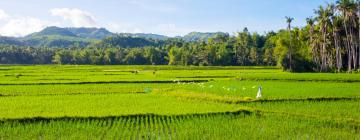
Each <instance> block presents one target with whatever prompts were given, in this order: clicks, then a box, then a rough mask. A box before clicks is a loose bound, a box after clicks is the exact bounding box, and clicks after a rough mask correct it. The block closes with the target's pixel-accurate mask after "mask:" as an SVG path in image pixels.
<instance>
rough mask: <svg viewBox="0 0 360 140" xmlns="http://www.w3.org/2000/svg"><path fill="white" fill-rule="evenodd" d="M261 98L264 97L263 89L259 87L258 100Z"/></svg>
mask: <svg viewBox="0 0 360 140" xmlns="http://www.w3.org/2000/svg"><path fill="white" fill-rule="evenodd" d="M261 97H262V87H261V86H259V90H258V92H257V95H256V99H260V98H261Z"/></svg>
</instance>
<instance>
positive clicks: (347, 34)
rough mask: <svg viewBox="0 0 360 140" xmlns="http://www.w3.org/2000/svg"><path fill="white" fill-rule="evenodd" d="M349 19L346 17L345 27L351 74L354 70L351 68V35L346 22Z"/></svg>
mask: <svg viewBox="0 0 360 140" xmlns="http://www.w3.org/2000/svg"><path fill="white" fill-rule="evenodd" d="M346 19H347V17H345V19H344V27H345V34H346V51H347V56H348V62H347V63H348V72H350V71H351V70H352V68H351V63H352V62H351V51H350V37H349V36H350V35H349V31H348V27H347V22H346Z"/></svg>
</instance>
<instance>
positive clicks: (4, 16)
mask: <svg viewBox="0 0 360 140" xmlns="http://www.w3.org/2000/svg"><path fill="white" fill-rule="evenodd" d="M7 18H9V15H8V14H6V13H5V11H4V10H2V9H0V20H3V19H7Z"/></svg>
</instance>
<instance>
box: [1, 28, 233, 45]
mask: <svg viewBox="0 0 360 140" xmlns="http://www.w3.org/2000/svg"><path fill="white" fill-rule="evenodd" d="M217 35H228V33H223V32H213V33H211V32H207V33H202V32H191V33H189V34H187V35H185V36H180V37H168V36H165V35H159V34H152V33H113V32H110V31H108V30H107V29H105V28H85V27H80V28H75V27H67V28H62V27H56V26H50V27H47V28H45V29H43V30H41V31H39V32H35V33H32V34H29V35H27V36H25V37H19V38H16V37H4V36H0V45H14V46H34V47H36V46H47V47H70V46H79V47H84V46H87V45H89V44H91V43H94V42H98V41H107V42H108V41H109V39H108V38H109V37H114V38H116V39H117V40H119V41H118V42H117V43H115V44H118V45H125V44H126V42H131V43H130V44H128V45H125V46H128V47H139V46H146V45H148V44H152V42H154V40H167V39H172V38H178V39H182V40H184V41H187V42H197V41H205V42H206V41H207V40H208V39H209V38H212V37H215V36H217ZM137 41H140V42H141V43H140V42H137ZM120 42H122V43H120ZM149 42H151V43H149ZM119 43H120V44H119ZM132 44H136V45H138V46H131V45H132Z"/></svg>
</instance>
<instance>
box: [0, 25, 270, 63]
mask: <svg viewBox="0 0 360 140" xmlns="http://www.w3.org/2000/svg"><path fill="white" fill-rule="evenodd" d="M272 36H274V34H273V33H270V34H268V35H266V36H262V35H259V34H256V33H254V34H251V33H249V32H248V30H247V29H245V30H244V31H243V32H240V33H239V34H238V35H237V36H234V37H233V36H229V35H226V34H218V35H217V36H215V37H213V38H210V39H208V40H207V41H206V42H185V41H183V40H182V39H167V40H154V39H146V38H137V37H130V36H113V37H107V38H105V39H103V40H102V41H100V42H96V43H92V44H91V45H89V46H88V47H81V46H83V45H84V44H81V41H80V42H78V43H77V44H75V45H73V47H70V48H63V47H60V48H49V47H14V46H2V47H0V63H2V64H53V63H56V64H128V65H149V64H151V65H164V64H169V65H222V66H224V65H241V66H248V65H275V58H276V57H275V56H274V54H273V50H274V47H275V46H274V45H273V44H271V43H269V42H266V39H267V38H271V37H272ZM50 37H51V36H46V37H45V38H50ZM45 38H43V37H41V38H39V39H40V40H39V41H41V40H48V39H45ZM205 38H206V37H205ZM33 39H34V38H33ZM68 40H69V39H68ZM57 41H60V40H57ZM73 41H76V40H73ZM52 43H57V42H52ZM60 44H64V43H60ZM45 46H47V45H45Z"/></svg>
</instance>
